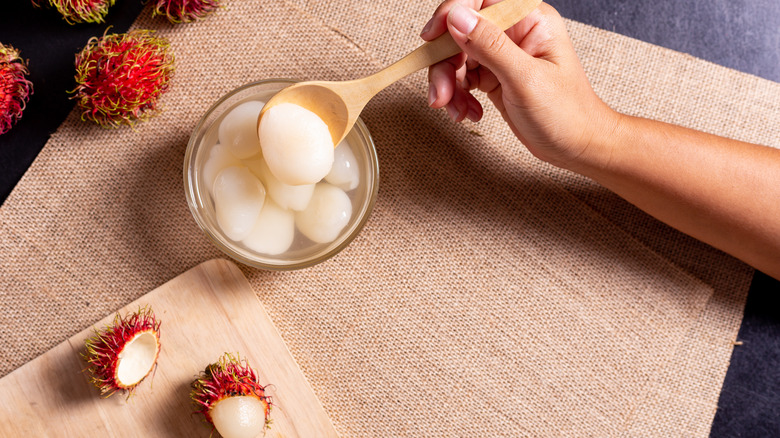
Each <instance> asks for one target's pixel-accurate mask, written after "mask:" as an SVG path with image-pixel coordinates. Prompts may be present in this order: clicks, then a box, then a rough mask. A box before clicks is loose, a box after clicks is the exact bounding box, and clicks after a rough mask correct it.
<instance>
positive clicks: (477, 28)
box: [421, 0, 619, 169]
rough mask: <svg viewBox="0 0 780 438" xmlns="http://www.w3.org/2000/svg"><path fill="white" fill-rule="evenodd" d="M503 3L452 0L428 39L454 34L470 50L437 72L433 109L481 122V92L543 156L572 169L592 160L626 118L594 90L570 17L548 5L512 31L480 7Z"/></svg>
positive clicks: (437, 15) (432, 78) (430, 26)
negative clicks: (601, 139) (593, 150)
mask: <svg viewBox="0 0 780 438" xmlns="http://www.w3.org/2000/svg"><path fill="white" fill-rule="evenodd" d="M498 1H499V0H445V1H444V2H443V3H442V4H441V5H440V6H439V7H438V8H437V9H436V11H435V12H434V15H433V18H431V20H430V21H429V22H428V23H427V24H426V25H425V28H424V29H423V32H422V33H421V37H422V38H423V39H425V40H428V41H430V40H432V39H434V38H436V37H438V36H439V35H441V34H443V33H444V32H446V31H449V33H450V34H451V35H452V37H453V39H454V40H455V42H456V43H457V44H458V45H459V46H460V47H461V49H462V50H463V53H461V54H459V55H456V56H454V57H452V58H449V59H447V60H445V61H442V62H440V63H438V64H435V65H433V66H431V67H430V69H429V71H428V80H429V82H430V85H429V87H430V88H429V95H428V100H429V105H430V106H431V107H433V108H442V107H446V108H447V112H448V113H449V115H450V117H451V118H452V119H453V120H455V121H457V122H460V121H462V120H463V119H464V118H469V119H470V120H472V121H478V120H479V119H480V118H482V106H481V104H480V103H479V101H478V100H477V99H476V98H474V96H473V95H472V94H471V90H475V89H478V90H480V91H483V92H485V93H487V96H488V98H489V99H490V100H491V101H492V102H493V104H494V105H495V106H496V108H497V109H498V110H499V112H500V113H501V115H502V116H503V117H504V120H505V121H506V122H507V124H508V125H509V127H510V128H511V129H512V132H514V134H515V135H516V136H517V138H518V139H520V141H521V142H522V143H523V144H524V145H525V146H526V147H527V148H528V149H529V150H530V151H531V153H533V154H534V155H535V156H537V157H538V158H540V159H542V160H545V161H548V162H550V163H552V164H555V165H557V166H560V167H564V168H570V169H572V168H576V167H577V165H578V164H580V163H579V162H580V161H587V159H588V153H587V151H588V146H589V145H590V144H591V143H592V142H593V140H594V138H596V137H598V136H603V135H609V133H610V131H611V130H613V129H614V128H615V126H616V124H617V120H618V118H619V115H618V114H617V113H615V112H614V111H612V110H611V109H610V108H609V107H608V106H607V105H606V104H604V103H603V102H602V101H601V100H600V99H599V98H598V97H597V96H596V94H595V93H594V92H593V89H592V88H591V86H590V83H589V82H588V79H587V77H586V76H585V72H584V71H583V69H582V66H581V65H580V62H579V59H578V58H577V55H576V53H575V52H574V48H573V46H572V44H571V41H570V39H569V37H568V34H567V33H566V27H565V24H564V22H563V19H562V18H561V16H560V15H559V14H558V12H557V11H556V10H555V9H554V8H553V7H552V6H550V5H548V4H546V3H542V4H541V5H540V6H539V8H537V9H536V10H534V11H533V12H532V13H531V14H529V15H528V16H527V17H526V18H524V19H523V20H521V21H520V22H519V23H517V24H516V25H514V26H512V27H511V28H509V29H508V30H507V31H506V33H504V32H502V31H501V29H500V28H498V27H497V26H495V25H494V24H492V23H491V22H489V21H488V20H486V19H484V18H482V17H481V16H480V15H479V14H478V13H475V12H474V10H478V9H481V8H482V7H486V6H489V5H491V4H493V3H497V2H498Z"/></svg>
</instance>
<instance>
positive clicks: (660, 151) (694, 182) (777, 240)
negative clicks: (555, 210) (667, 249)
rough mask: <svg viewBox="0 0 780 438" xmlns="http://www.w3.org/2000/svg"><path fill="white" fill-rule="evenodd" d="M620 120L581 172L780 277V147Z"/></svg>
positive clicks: (591, 152)
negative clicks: (779, 148)
mask: <svg viewBox="0 0 780 438" xmlns="http://www.w3.org/2000/svg"><path fill="white" fill-rule="evenodd" d="M615 120H616V123H615V127H614V129H613V130H610V132H609V133H608V134H605V135H604V136H602V137H601V138H594V139H593V140H592V143H591V145H590V146H589V148H588V151H587V152H588V155H587V156H588V159H587V160H586V162H584V163H583V165H582V166H581V167H580V168H578V169H576V170H577V171H579V172H580V173H582V174H584V175H586V176H588V177H590V178H592V179H594V180H595V181H597V182H599V183H600V184H602V185H603V186H605V187H607V188H609V189H610V190H612V191H614V192H615V193H617V194H618V195H620V196H621V197H623V198H624V199H626V200H627V201H629V202H631V203H632V204H634V205H636V206H637V207H639V208H641V209H642V210H644V211H646V212H647V213H649V214H651V215H652V216H654V217H656V218H657V219H659V220H661V221H663V222H665V223H667V224H669V225H671V226H672V227H674V228H676V229H678V230H680V231H682V232H684V233H686V234H689V235H691V236H693V237H695V238H697V239H699V240H701V241H703V242H706V243H708V244H710V245H712V246H714V247H716V248H718V249H721V250H723V251H725V252H727V253H729V254H731V255H733V256H735V257H737V258H739V259H741V260H743V261H745V262H746V263H748V264H750V265H752V266H754V267H755V268H757V269H759V270H761V271H763V272H765V273H767V274H769V275H771V276H773V277H775V278H780V150H778V149H774V148H769V147H766V146H758V145H753V144H749V143H744V142H739V141H735V140H730V139H726V138H722V137H718V136H714V135H710V134H705V133H701V132H698V131H694V130H690V129H686V128H682V127H679V126H673V125H668V124H664V123H661V122H657V121H652V120H647V119H641V118H636V117H628V116H616V119H615Z"/></svg>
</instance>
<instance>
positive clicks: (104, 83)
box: [72, 30, 174, 128]
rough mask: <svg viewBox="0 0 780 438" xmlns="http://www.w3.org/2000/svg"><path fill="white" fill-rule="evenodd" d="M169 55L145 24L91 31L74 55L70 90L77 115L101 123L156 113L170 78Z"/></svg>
mask: <svg viewBox="0 0 780 438" xmlns="http://www.w3.org/2000/svg"><path fill="white" fill-rule="evenodd" d="M173 70H174V56H173V51H172V50H170V44H169V43H168V40H166V39H165V38H158V37H156V36H155V33H154V31H151V30H134V31H130V32H128V33H125V34H111V35H104V36H103V37H102V38H97V37H93V38H91V39H90V40H89V42H87V45H86V46H85V47H84V49H82V51H81V52H80V53H79V54H78V55H76V83H77V87H76V89H75V90H73V91H72V93H75V95H74V96H73V98H74V99H77V100H78V102H79V107H80V108H81V109H82V110H83V111H82V113H81V118H82V119H84V120H92V121H94V122H95V123H97V124H99V125H101V126H103V127H107V128H117V127H119V126H120V125H122V124H126V125H130V126H133V125H134V124H135V122H136V121H144V120H147V119H149V118H151V117H153V116H155V115H156V114H157V113H159V108H158V100H159V97H160V95H161V94H162V93H164V92H165V91H167V90H168V88H169V86H170V82H171V79H172V78H173Z"/></svg>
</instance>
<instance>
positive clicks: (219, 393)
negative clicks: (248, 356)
mask: <svg viewBox="0 0 780 438" xmlns="http://www.w3.org/2000/svg"><path fill="white" fill-rule="evenodd" d="M265 388H266V386H262V385H260V383H259V382H258V379H257V374H256V373H255V371H254V370H253V369H252V368H251V367H250V366H249V364H248V363H247V362H246V360H243V361H242V360H241V359H240V358H237V357H233V355H231V354H230V353H225V354H224V355H223V356H222V357H220V358H219V360H218V361H217V362H215V363H212V364H211V365H209V366H207V367H206V369H205V370H204V371H203V372H201V373H200V376H198V378H197V379H196V380H195V381H194V382H192V391H191V393H190V397H191V398H192V400H193V402H194V404H195V406H196V411H195V412H196V413H200V414H203V416H204V417H206V421H208V422H209V423H211V424H212V425H213V424H214V421H213V420H212V418H211V408H212V407H213V406H214V405H215V404H217V402H219V401H220V400H223V399H226V398H228V397H234V396H253V397H257V398H258V399H259V400H260V401H261V402H262V403H263V409H264V413H265V426H266V427H268V426H269V425H270V424H271V419H270V417H269V416H270V414H271V406H272V405H273V404H272V403H271V397H270V396H267V395H265Z"/></svg>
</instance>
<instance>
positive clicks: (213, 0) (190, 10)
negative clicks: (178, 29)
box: [152, 0, 221, 24]
mask: <svg viewBox="0 0 780 438" xmlns="http://www.w3.org/2000/svg"><path fill="white" fill-rule="evenodd" d="M220 3H221V0H155V6H154V9H153V11H152V16H153V17H154V16H157V15H161V16H164V17H166V18H168V21H170V22H171V23H174V24H176V23H190V22H193V21H197V20H200V19H201V18H203V17H205V16H207V15H209V14H211V13H212V12H214V11H216V10H217V9H219V8H220V6H221V5H220Z"/></svg>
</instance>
